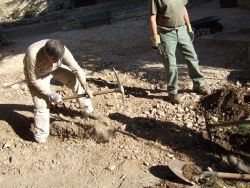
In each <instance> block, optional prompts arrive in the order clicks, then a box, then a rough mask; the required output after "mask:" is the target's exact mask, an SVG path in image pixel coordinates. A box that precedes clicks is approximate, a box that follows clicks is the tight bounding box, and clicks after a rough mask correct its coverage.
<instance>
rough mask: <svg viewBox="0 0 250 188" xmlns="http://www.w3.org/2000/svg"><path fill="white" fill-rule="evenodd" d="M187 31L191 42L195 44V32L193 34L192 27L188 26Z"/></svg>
mask: <svg viewBox="0 0 250 188" xmlns="http://www.w3.org/2000/svg"><path fill="white" fill-rule="evenodd" d="M187 30H188V35H189V37H190V39H191V41H192V42H193V41H194V32H193V30H192V27H191V25H188V26H187Z"/></svg>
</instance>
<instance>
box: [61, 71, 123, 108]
mask: <svg viewBox="0 0 250 188" xmlns="http://www.w3.org/2000/svg"><path fill="white" fill-rule="evenodd" d="M113 71H114V73H115V77H116V80H117V84H118V86H117V88H114V89H105V90H102V91H95V92H93V93H92V95H93V96H96V95H103V94H108V93H121V94H122V103H123V107H124V106H125V94H124V88H123V85H122V84H121V81H120V79H119V77H118V75H117V72H116V70H115V68H113ZM81 97H88V95H87V93H84V94H78V95H71V96H66V97H63V100H69V99H77V98H81Z"/></svg>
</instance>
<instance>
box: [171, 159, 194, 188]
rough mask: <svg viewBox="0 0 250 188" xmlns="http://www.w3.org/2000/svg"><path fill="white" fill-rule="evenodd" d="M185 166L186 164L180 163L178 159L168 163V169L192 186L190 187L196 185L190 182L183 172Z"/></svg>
mask: <svg viewBox="0 0 250 188" xmlns="http://www.w3.org/2000/svg"><path fill="white" fill-rule="evenodd" d="M184 166H185V163H184V162H182V161H179V160H177V159H173V160H171V161H169V163H168V167H169V169H170V170H171V171H172V172H173V173H174V174H175V175H176V176H177V177H179V178H180V179H182V180H183V181H184V182H186V183H188V184H190V185H194V183H193V182H191V181H190V180H188V179H187V178H186V177H185V176H184V175H183V172H182V169H183V167H184Z"/></svg>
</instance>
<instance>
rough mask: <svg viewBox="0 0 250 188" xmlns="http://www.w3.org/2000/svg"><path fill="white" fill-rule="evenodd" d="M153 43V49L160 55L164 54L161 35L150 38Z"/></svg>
mask: <svg viewBox="0 0 250 188" xmlns="http://www.w3.org/2000/svg"><path fill="white" fill-rule="evenodd" d="M150 39H151V42H152V48H153V49H154V50H155V51H156V52H157V53H158V54H160V55H162V54H163V47H162V44H161V39H160V36H159V35H153V36H151V37H150Z"/></svg>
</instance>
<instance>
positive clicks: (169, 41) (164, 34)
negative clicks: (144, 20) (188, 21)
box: [160, 26, 204, 94]
mask: <svg viewBox="0 0 250 188" xmlns="http://www.w3.org/2000/svg"><path fill="white" fill-rule="evenodd" d="M160 37H161V44H162V46H163V49H164V54H163V57H164V61H163V65H164V67H165V70H166V83H167V85H168V92H169V93H173V94H177V93H178V69H177V65H176V49H177V47H179V48H180V50H181V52H182V54H183V56H184V58H185V61H186V63H187V66H188V73H189V76H190V78H191V79H192V81H193V84H194V86H197V87H200V86H203V84H204V77H203V75H202V74H201V73H200V70H199V65H198V63H199V60H198V58H197V55H196V52H195V49H194V46H193V43H192V41H191V39H190V37H189V35H188V32H187V28H186V26H183V27H181V28H179V29H176V30H172V31H161V32H160Z"/></svg>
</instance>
